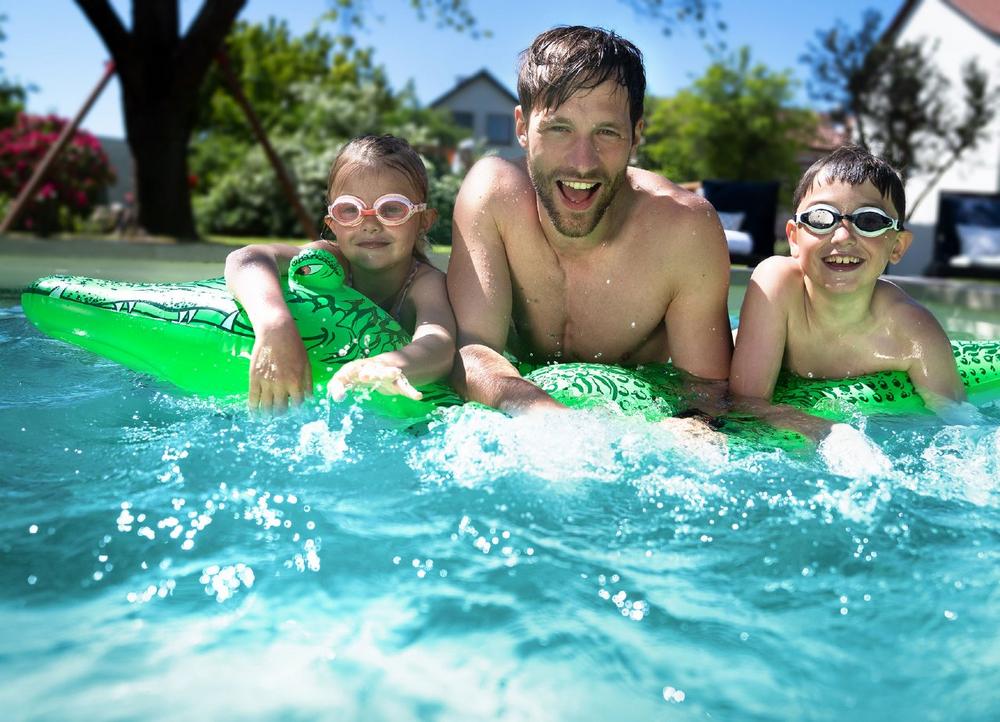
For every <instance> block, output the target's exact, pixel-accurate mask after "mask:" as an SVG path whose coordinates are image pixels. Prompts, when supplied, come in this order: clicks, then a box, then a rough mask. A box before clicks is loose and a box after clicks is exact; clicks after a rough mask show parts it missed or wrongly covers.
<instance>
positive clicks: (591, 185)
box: [556, 180, 601, 210]
mask: <svg viewBox="0 0 1000 722" xmlns="http://www.w3.org/2000/svg"><path fill="white" fill-rule="evenodd" d="M556 186H558V188H559V194H560V195H561V196H562V197H563V200H564V201H565V202H566V205H568V206H569V207H570V208H573V209H574V210H584V209H586V208H587V207H588V206H589V205H590V202H591V201H592V200H593V198H594V196H595V195H596V194H597V191H598V189H600V187H601V184H600V183H596V182H593V181H570V180H565V181H556Z"/></svg>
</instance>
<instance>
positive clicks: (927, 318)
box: [893, 301, 966, 412]
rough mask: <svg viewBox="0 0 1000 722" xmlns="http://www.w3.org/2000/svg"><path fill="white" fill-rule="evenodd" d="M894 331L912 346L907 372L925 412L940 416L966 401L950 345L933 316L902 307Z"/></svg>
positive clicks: (910, 305) (916, 307)
mask: <svg viewBox="0 0 1000 722" xmlns="http://www.w3.org/2000/svg"><path fill="white" fill-rule="evenodd" d="M901 311H902V312H901V313H900V314H899V315H897V317H896V318H895V319H893V326H894V328H896V329H898V332H899V333H901V334H905V335H906V338H907V339H908V340H909V342H910V343H911V344H912V346H911V349H912V350H911V353H910V358H911V363H910V367H909V368H908V369H907V373H908V374H909V375H910V380H911V381H912V382H913V385H914V386H915V387H916V389H917V392H918V393H919V394H920V397H921V398H922V399H923V400H924V403H925V404H926V405H927V408H929V409H931V410H933V411H935V412H940V411H942V410H943V409H946V408H948V407H949V406H951V405H952V404H953V403H954V402H956V401H959V402H961V401H965V398H966V397H965V386H964V385H963V384H962V380H961V379H960V378H959V376H958V368H957V367H956V366H955V355H954V354H953V353H952V350H951V342H950V341H949V340H948V336H947V334H945V332H944V329H943V328H941V324H940V323H938V321H937V319H936V318H935V317H934V315H933V314H932V313H931V312H930V311H928V310H927V309H926V308H924V307H923V306H919V305H917V304H916V303H915V302H912V301H911V302H909V303H907V304H905V305H901Z"/></svg>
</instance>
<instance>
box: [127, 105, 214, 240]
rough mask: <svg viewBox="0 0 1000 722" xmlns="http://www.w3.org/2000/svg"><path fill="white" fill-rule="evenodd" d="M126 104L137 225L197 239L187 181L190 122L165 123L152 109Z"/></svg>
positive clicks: (158, 232)
mask: <svg viewBox="0 0 1000 722" xmlns="http://www.w3.org/2000/svg"><path fill="white" fill-rule="evenodd" d="M134 104H136V103H135V101H133V105H134ZM128 105H129V103H127V102H126V106H127V110H126V114H125V129H126V131H125V132H126V135H127V136H128V142H129V147H130V148H131V149H132V158H133V160H134V162H135V183H136V205H137V210H138V222H139V226H140V227H142V228H144V229H145V230H146V231H148V232H149V233H152V234H155V235H164V236H174V237H176V238H177V239H179V240H195V239H197V238H198V232H197V230H196V229H195V224H194V213H193V212H192V209H191V186H190V184H189V182H188V165H187V150H188V141H189V139H190V137H191V130H190V125H188V127H183V126H184V123H182V122H174V123H170V124H168V123H166V122H164V120H165V118H164V117H163V116H162V115H160V116H158V115H157V113H156V112H155V110H152V109H135V108H129V107H128ZM166 120H169V119H166ZM176 120H179V119H176Z"/></svg>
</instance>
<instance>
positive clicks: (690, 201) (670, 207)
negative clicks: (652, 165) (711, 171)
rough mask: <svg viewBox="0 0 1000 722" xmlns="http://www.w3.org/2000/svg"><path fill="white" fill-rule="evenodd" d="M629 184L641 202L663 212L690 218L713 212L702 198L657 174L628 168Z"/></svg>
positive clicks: (710, 205)
mask: <svg viewBox="0 0 1000 722" xmlns="http://www.w3.org/2000/svg"><path fill="white" fill-rule="evenodd" d="M628 180H629V184H630V186H631V188H632V190H633V192H635V193H636V194H637V195H638V196H639V198H640V199H641V200H642V201H643V202H648V203H649V204H650V205H651V206H653V208H654V209H656V210H660V211H663V212H673V213H678V212H679V213H681V214H684V215H686V214H688V213H689V214H690V215H691V217H692V218H694V217H703V216H705V215H706V212H713V213H714V210H713V209H712V204H711V203H709V202H708V201H706V200H705V199H704V198H703V197H702V196H700V195H698V194H697V193H694V192H693V191H689V190H687V189H686V188H683V187H682V186H680V185H678V184H677V183H674V182H673V181H671V180H669V179H667V178H664V177H663V176H662V175H660V174H659V173H653V172H652V171H648V170H643V169H642V168H635V167H631V166H630V167H629V169H628Z"/></svg>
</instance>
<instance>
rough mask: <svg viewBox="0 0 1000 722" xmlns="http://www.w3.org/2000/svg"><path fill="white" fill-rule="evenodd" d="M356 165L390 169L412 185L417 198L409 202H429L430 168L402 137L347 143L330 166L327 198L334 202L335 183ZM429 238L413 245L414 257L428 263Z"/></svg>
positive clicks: (361, 138)
mask: <svg viewBox="0 0 1000 722" xmlns="http://www.w3.org/2000/svg"><path fill="white" fill-rule="evenodd" d="M355 166H360V167H364V168H373V169H384V168H389V169H391V170H394V171H397V172H398V173H401V174H402V175H403V176H404V177H406V179H407V180H408V181H409V182H410V185H412V186H413V189H414V190H415V191H416V192H417V197H416V198H411V199H410V200H411V201H413V202H414V203H426V202H427V195H428V191H429V188H430V181H429V180H428V178H427V168H425V167H424V162H423V160H421V158H420V156H419V155H418V154H417V152H416V151H415V150H413V147H412V146H411V145H410V144H409V143H407V142H406V140H404V139H403V138H397V137H396V136H394V135H362V136H359V137H357V138H355V139H354V140H351V141H348V142H347V143H346V144H345V145H344V147H343V148H341V149H340V152H339V153H337V157H336V158H334V160H333V165H332V166H330V176H329V178H328V179H327V186H326V194H327V199H328V201H327V202H329V201H332V200H333V199H332V198H330V193H332V191H333V184H334V181H336V180H337V177H338V176H339V175H340V174H341V172H343V171H344V170H345V169H350V168H353V167H355ZM427 246H428V243H427V237H426V235H423V234H421V236H420V237H418V238H417V241H416V243H414V244H413V255H414V256H415V257H416V258H418V259H420V260H421V261H423V262H424V263H430V261H428V260H427Z"/></svg>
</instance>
